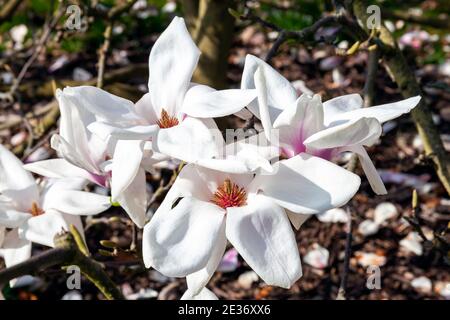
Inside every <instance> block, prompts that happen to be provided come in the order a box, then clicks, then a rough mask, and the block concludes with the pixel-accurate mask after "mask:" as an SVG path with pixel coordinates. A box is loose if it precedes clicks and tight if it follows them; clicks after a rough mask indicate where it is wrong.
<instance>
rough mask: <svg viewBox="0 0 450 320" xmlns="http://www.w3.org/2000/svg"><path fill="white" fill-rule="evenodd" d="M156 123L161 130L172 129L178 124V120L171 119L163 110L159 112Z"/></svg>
mask: <svg viewBox="0 0 450 320" xmlns="http://www.w3.org/2000/svg"><path fill="white" fill-rule="evenodd" d="M156 123H157V124H158V126H159V127H160V128H161V129H167V128H172V127H175V126H176V125H178V124H179V122H178V119H177V118H176V117H171V116H170V115H169V114H168V113H167V111H166V110H164V109H162V111H161V118H159V120H158V121H157V122H156Z"/></svg>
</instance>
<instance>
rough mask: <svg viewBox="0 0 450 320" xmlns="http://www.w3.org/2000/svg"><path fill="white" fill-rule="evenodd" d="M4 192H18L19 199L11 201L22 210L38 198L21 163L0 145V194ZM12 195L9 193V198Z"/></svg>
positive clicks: (32, 183) (33, 182) (36, 189)
mask: <svg viewBox="0 0 450 320" xmlns="http://www.w3.org/2000/svg"><path fill="white" fill-rule="evenodd" d="M6 190H11V191H19V192H20V195H18V196H20V197H14V199H12V200H13V201H14V202H16V203H17V204H20V205H23V206H24V207H23V208H22V209H23V210H25V209H28V207H26V204H28V205H29V204H31V202H33V201H37V200H38V198H39V194H38V188H37V186H36V182H35V181H34V178H33V176H32V175H31V173H29V172H28V171H26V170H25V169H24V168H23V163H22V162H21V161H20V160H19V159H17V157H16V156H15V155H14V154H13V153H12V152H11V151H9V150H8V149H6V148H5V147H4V146H2V145H0V193H3V192H4V191H6ZM13 194H16V193H15V192H13V193H11V196H12V195H13ZM24 202H26V204H25V203H24Z"/></svg>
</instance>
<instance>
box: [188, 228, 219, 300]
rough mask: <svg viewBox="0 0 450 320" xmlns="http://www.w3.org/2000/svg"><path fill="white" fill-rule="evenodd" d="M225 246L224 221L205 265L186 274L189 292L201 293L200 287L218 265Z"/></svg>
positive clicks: (201, 287)
mask: <svg viewBox="0 0 450 320" xmlns="http://www.w3.org/2000/svg"><path fill="white" fill-rule="evenodd" d="M226 246H227V238H226V237H225V223H223V224H222V227H221V229H220V230H219V235H218V237H217V243H216V246H215V247H214V248H213V252H212V254H211V257H210V258H209V260H208V263H207V264H206V266H205V267H204V268H203V269H201V270H199V271H197V272H194V273H192V274H190V275H188V276H186V282H187V286H188V290H189V291H190V292H191V294H193V295H198V294H200V293H201V291H202V289H203V288H205V286H206V284H207V283H208V282H209V280H210V279H211V277H212V276H213V274H214V272H215V271H216V269H217V267H218V266H219V264H220V261H221V260H222V257H223V254H224V253H225V249H226Z"/></svg>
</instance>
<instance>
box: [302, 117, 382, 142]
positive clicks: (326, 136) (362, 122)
mask: <svg viewBox="0 0 450 320" xmlns="http://www.w3.org/2000/svg"><path fill="white" fill-rule="evenodd" d="M382 130H383V129H382V127H381V124H380V122H378V120H377V119H375V118H361V119H358V120H356V121H347V122H345V123H343V124H339V125H336V126H333V127H330V128H327V129H324V130H322V131H319V132H317V133H316V134H313V135H312V136H310V137H309V138H308V139H306V140H305V142H304V144H305V145H306V146H307V147H308V148H313V149H331V148H339V147H344V146H356V145H366V146H370V145H372V144H373V143H375V141H377V140H378V138H379V137H380V136H381V133H382Z"/></svg>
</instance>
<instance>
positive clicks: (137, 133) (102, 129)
mask: <svg viewBox="0 0 450 320" xmlns="http://www.w3.org/2000/svg"><path fill="white" fill-rule="evenodd" d="M87 128H88V130H89V131H91V132H92V133H94V134H96V135H97V136H99V137H100V138H101V139H104V140H106V139H108V138H109V137H114V138H116V139H121V140H147V139H149V138H150V137H152V136H153V135H154V134H155V132H156V131H158V130H159V127H158V125H156V124H155V125H135V126H129V127H121V126H118V125H117V124H108V123H104V122H100V121H97V122H93V123H91V124H90V125H88V126H87Z"/></svg>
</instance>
